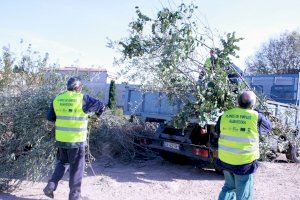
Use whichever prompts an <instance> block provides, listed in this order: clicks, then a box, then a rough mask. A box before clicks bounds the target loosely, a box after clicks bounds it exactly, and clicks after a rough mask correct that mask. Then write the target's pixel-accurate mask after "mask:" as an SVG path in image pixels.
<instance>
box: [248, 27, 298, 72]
mask: <svg viewBox="0 0 300 200" xmlns="http://www.w3.org/2000/svg"><path fill="white" fill-rule="evenodd" d="M246 66H247V72H248V73H250V74H273V73H277V74H293V73H298V72H300V33H299V32H297V31H293V32H285V33H283V34H281V35H280V36H279V37H278V38H274V39H273V38H272V39H270V40H269V41H268V42H266V43H264V44H263V45H262V47H261V48H260V49H259V50H258V51H257V52H256V53H255V55H254V56H253V57H250V58H248V59H247V61H246Z"/></svg>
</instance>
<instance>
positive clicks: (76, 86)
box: [43, 77, 105, 200]
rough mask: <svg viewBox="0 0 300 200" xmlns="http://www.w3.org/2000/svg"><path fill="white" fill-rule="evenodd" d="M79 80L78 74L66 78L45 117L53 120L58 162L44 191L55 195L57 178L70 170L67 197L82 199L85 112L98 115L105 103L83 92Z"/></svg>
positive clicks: (85, 137) (85, 130) (48, 194)
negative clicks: (65, 82) (62, 90)
mask: <svg viewBox="0 0 300 200" xmlns="http://www.w3.org/2000/svg"><path fill="white" fill-rule="evenodd" d="M81 91H82V83H81V80H80V79H79V78H78V77H72V78H70V79H69V80H68V82H67V91H65V92H63V93H61V94H59V95H58V96H57V97H56V98H55V99H54V101H53V103H52V105H51V107H50V109H49V110H48V113H47V119H48V120H49V121H52V122H55V139H56V146H57V147H58V162H57V164H56V167H55V170H54V173H53V175H52V177H51V179H50V180H49V182H48V184H47V186H46V187H45V188H44V190H43V191H44V194H45V195H46V196H48V197H50V198H54V191H55V190H56V188H57V185H58V182H59V180H61V178H62V177H63V176H64V174H65V172H66V171H67V170H69V172H70V179H69V187H70V193H69V199H70V200H78V199H81V182H82V177H83V172H84V166H85V146H86V144H87V141H86V139H87V131H88V115H87V113H90V112H94V113H96V115H101V113H102V112H103V111H104V109H105V106H104V104H103V103H102V102H101V101H99V100H97V99H94V98H93V97H91V96H89V95H87V94H82V93H81Z"/></svg>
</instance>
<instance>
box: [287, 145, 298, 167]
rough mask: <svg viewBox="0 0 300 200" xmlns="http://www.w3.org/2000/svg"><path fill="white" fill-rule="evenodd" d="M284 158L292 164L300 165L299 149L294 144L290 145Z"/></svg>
mask: <svg viewBox="0 0 300 200" xmlns="http://www.w3.org/2000/svg"><path fill="white" fill-rule="evenodd" d="M286 158H287V159H288V160H289V161H291V162H294V163H300V147H299V145H296V144H290V145H289V148H288V150H287V153H286Z"/></svg>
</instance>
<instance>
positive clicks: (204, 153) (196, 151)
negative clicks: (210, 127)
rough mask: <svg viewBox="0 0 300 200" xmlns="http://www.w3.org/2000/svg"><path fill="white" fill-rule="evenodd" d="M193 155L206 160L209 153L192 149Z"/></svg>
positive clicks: (205, 150) (204, 150)
mask: <svg viewBox="0 0 300 200" xmlns="http://www.w3.org/2000/svg"><path fill="white" fill-rule="evenodd" d="M193 154H195V155H198V156H202V157H205V158H208V156H209V151H208V150H207V149H193Z"/></svg>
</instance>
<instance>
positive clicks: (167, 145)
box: [164, 142, 180, 150]
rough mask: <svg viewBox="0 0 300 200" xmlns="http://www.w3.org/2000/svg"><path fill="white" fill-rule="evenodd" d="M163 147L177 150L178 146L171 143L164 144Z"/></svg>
mask: <svg viewBox="0 0 300 200" xmlns="http://www.w3.org/2000/svg"><path fill="white" fill-rule="evenodd" d="M164 147H167V148H170V149H176V150H179V148H180V145H179V144H176V143H173V142H164Z"/></svg>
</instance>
